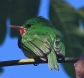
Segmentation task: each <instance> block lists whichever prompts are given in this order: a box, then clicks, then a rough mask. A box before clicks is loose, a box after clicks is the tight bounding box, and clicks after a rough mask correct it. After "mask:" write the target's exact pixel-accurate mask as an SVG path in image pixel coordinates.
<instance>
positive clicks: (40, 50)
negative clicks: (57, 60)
mask: <svg viewBox="0 0 84 78" xmlns="http://www.w3.org/2000/svg"><path fill="white" fill-rule="evenodd" d="M22 45H23V46H25V47H26V49H30V50H31V51H32V52H33V53H35V54H36V55H37V56H40V57H44V56H45V55H47V54H48V53H50V51H51V47H50V44H49V42H48V41H47V38H46V36H44V35H42V34H40V35H38V34H33V35H32V34H31V35H28V36H27V37H23V38H22Z"/></svg>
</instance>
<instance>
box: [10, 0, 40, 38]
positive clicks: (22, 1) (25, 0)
mask: <svg viewBox="0 0 84 78" xmlns="http://www.w3.org/2000/svg"><path fill="white" fill-rule="evenodd" d="M39 2H40V0H12V1H11V3H10V7H11V8H10V17H11V24H12V25H19V26H20V25H22V24H23V23H24V21H25V20H27V19H29V18H32V17H35V16H37V13H38V7H39ZM18 35H19V32H18V31H16V30H15V31H14V30H13V29H11V36H12V37H15V36H18Z"/></svg>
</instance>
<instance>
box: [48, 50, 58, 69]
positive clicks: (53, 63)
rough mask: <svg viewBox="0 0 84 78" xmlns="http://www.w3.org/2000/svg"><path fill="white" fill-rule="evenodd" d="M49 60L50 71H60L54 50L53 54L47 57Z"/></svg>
mask: <svg viewBox="0 0 84 78" xmlns="http://www.w3.org/2000/svg"><path fill="white" fill-rule="evenodd" d="M47 58H48V66H49V69H50V70H52V69H56V70H59V66H58V62H57V57H56V53H55V52H54V50H53V49H52V51H51V53H50V54H48V55H47Z"/></svg>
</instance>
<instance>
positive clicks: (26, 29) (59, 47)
mask: <svg viewBox="0 0 84 78" xmlns="http://www.w3.org/2000/svg"><path fill="white" fill-rule="evenodd" d="M11 28H15V29H18V30H19V31H20V34H21V37H19V39H18V46H19V48H21V49H22V51H23V53H24V55H25V56H27V57H28V58H36V57H39V58H40V59H41V60H43V61H46V60H48V66H49V69H50V70H52V69H56V70H59V66H58V61H57V58H61V59H64V57H65V46H64V44H63V43H62V38H63V36H62V34H61V33H60V32H59V31H58V30H57V29H55V28H53V25H52V24H51V22H50V21H49V20H47V19H45V18H43V17H41V16H39V17H36V18H31V19H28V20H27V21H26V22H24V24H23V25H22V26H14V25H11Z"/></svg>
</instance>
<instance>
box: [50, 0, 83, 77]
mask: <svg viewBox="0 0 84 78" xmlns="http://www.w3.org/2000/svg"><path fill="white" fill-rule="evenodd" d="M50 20H51V22H52V24H53V25H54V26H55V28H56V29H58V30H59V31H61V33H62V34H63V35H64V40H63V41H64V45H65V50H66V53H65V54H66V57H79V56H80V55H81V54H83V53H84V41H83V40H84V33H83V32H82V31H81V29H80V27H79V18H78V12H77V11H76V10H75V9H74V8H73V7H71V6H70V5H69V4H67V3H66V2H64V1H63V0H51V5H50ZM63 66H64V69H65V70H66V72H67V73H68V74H69V75H70V76H71V78H75V75H74V67H73V64H71V63H68V64H63Z"/></svg>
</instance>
